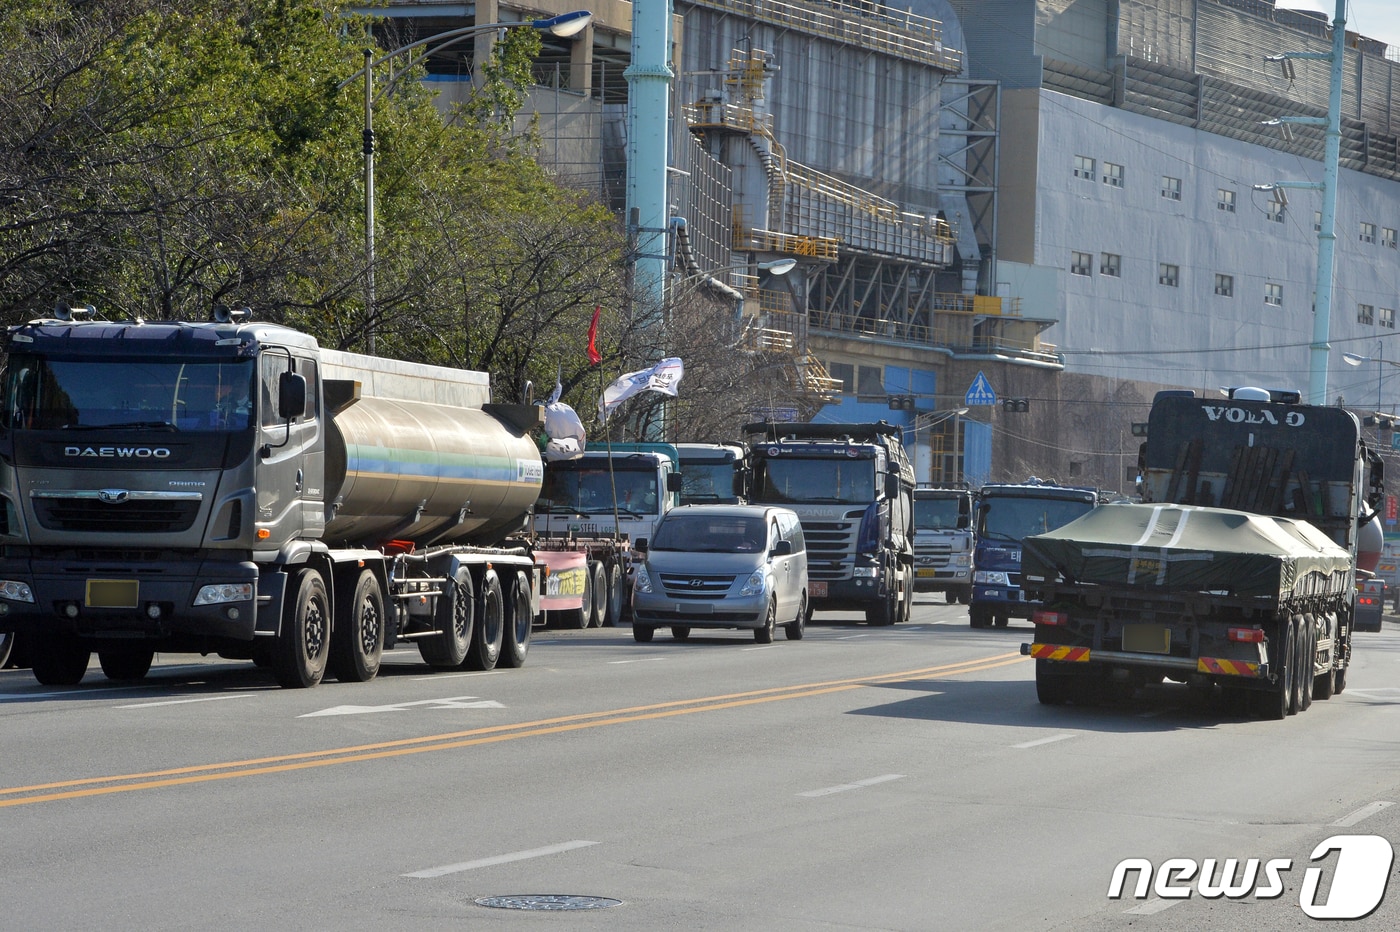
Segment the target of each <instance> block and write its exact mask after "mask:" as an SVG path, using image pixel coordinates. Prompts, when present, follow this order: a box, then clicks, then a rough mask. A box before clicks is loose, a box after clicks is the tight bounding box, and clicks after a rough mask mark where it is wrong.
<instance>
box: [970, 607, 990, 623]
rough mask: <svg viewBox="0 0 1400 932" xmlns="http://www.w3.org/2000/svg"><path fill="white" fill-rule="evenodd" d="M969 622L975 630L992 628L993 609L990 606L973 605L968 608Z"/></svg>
mask: <svg viewBox="0 0 1400 932" xmlns="http://www.w3.org/2000/svg"><path fill="white" fill-rule="evenodd" d="M968 618H969V622H970V624H971V625H972V627H974V628H990V627H991V626H992V609H991V606H989V605H971V606H969V607H968Z"/></svg>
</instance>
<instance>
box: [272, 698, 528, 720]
mask: <svg viewBox="0 0 1400 932" xmlns="http://www.w3.org/2000/svg"><path fill="white" fill-rule="evenodd" d="M414 706H431V707H432V709H433V711H439V710H442V709H504V708H505V706H503V705H501V704H500V703H499V702H497V701H496V700H494V699H478V698H476V697H475V696H455V697H453V698H451V699H419V700H417V701H416V702H397V703H395V704H393V705H338V706H332V707H331V708H329V709H321V710H320V711H319V712H307V713H306V714H305V715H298V716H297V718H317V717H319V716H323V715H368V714H370V713H372V712H406V711H407V710H409V709H411V708H412V707H414Z"/></svg>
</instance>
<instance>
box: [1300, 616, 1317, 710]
mask: <svg viewBox="0 0 1400 932" xmlns="http://www.w3.org/2000/svg"><path fill="white" fill-rule="evenodd" d="M1298 625H1299V630H1300V631H1301V632H1302V637H1300V638H1299V639H1298V647H1299V650H1298V711H1299V712H1306V711H1307V710H1308V709H1310V708H1312V701H1313V679H1314V674H1313V670H1315V669H1316V668H1317V629H1316V628H1315V627H1313V622H1312V616H1311V615H1300V616H1298Z"/></svg>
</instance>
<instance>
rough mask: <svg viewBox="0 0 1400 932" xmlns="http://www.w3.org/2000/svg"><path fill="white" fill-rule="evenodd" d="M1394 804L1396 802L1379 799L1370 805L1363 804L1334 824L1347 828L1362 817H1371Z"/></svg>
mask: <svg viewBox="0 0 1400 932" xmlns="http://www.w3.org/2000/svg"><path fill="white" fill-rule="evenodd" d="M1393 805H1395V803H1391V802H1386V801H1385V800H1377V801H1376V802H1373V803H1371V804H1370V805H1369V806H1362V807H1361V808H1360V809H1358V810H1356V811H1355V812H1353V813H1351V814H1350V815H1344V816H1342V817H1341V818H1340V819H1338V820H1337V821H1335V822H1333V823H1332V824H1333V825H1335V826H1337V827H1338V828H1347V827H1349V826H1352V825H1355V824H1356V823H1357V822H1360V821H1361V820H1362V819H1367V818H1370V817H1371V816H1373V815H1375V814H1376V813H1378V812H1382V811H1384V810H1386V809H1389V808H1390V807H1391V806H1393Z"/></svg>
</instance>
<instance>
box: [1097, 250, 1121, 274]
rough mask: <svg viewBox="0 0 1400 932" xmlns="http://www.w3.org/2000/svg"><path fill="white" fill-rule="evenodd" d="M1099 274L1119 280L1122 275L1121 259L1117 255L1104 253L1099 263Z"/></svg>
mask: <svg viewBox="0 0 1400 932" xmlns="http://www.w3.org/2000/svg"><path fill="white" fill-rule="evenodd" d="M1099 274H1100V275H1108V276H1110V277H1111V278H1120V277H1122V275H1123V257H1122V256H1120V255H1118V254H1117V253H1112V252H1106V253H1104V254H1103V258H1102V260H1101V261H1100V262H1099Z"/></svg>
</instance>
